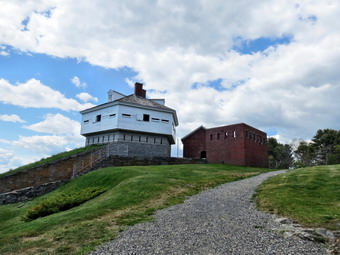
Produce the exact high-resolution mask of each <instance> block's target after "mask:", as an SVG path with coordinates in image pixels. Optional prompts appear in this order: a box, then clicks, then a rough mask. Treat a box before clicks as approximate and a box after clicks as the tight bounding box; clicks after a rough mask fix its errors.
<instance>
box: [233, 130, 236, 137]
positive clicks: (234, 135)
mask: <svg viewBox="0 0 340 255" xmlns="http://www.w3.org/2000/svg"><path fill="white" fill-rule="evenodd" d="M233 137H234V138H236V130H234V131H233Z"/></svg>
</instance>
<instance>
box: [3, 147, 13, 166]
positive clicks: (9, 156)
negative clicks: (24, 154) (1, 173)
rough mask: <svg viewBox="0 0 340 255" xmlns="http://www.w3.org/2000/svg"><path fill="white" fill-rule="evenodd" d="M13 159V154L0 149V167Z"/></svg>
mask: <svg viewBox="0 0 340 255" xmlns="http://www.w3.org/2000/svg"><path fill="white" fill-rule="evenodd" d="M13 157H14V154H13V152H11V151H8V150H4V149H1V148H0V165H5V164H8V162H10V160H11V159H12V158H13Z"/></svg>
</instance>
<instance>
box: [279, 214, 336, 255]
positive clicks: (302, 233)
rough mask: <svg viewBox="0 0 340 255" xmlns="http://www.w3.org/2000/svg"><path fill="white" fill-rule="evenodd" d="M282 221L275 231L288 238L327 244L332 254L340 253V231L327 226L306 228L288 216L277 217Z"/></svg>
mask: <svg viewBox="0 0 340 255" xmlns="http://www.w3.org/2000/svg"><path fill="white" fill-rule="evenodd" d="M275 221H276V222H278V223H280V227H279V228H275V229H273V230H274V231H275V232H278V233H280V234H283V236H284V237H286V238H294V237H297V238H300V239H303V240H309V241H313V242H318V243H323V244H325V245H327V247H328V252H329V253H330V254H336V255H339V254H340V231H330V230H328V229H325V228H306V227H303V226H301V225H300V224H295V223H294V222H293V221H292V220H290V219H288V218H277V219H276V220H275Z"/></svg>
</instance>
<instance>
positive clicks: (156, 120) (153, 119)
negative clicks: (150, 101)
mask: <svg viewBox="0 0 340 255" xmlns="http://www.w3.org/2000/svg"><path fill="white" fill-rule="evenodd" d="M151 120H152V121H154V122H159V119H158V118H151Z"/></svg>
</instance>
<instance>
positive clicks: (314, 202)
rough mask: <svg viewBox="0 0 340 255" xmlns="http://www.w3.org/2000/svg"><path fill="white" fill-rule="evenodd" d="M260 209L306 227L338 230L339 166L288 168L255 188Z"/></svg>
mask: <svg viewBox="0 0 340 255" xmlns="http://www.w3.org/2000/svg"><path fill="white" fill-rule="evenodd" d="M256 202H257V205H258V207H259V208H260V209H262V210H265V211H268V212H271V213H275V214H278V215H281V216H286V217H289V218H291V219H293V220H295V221H296V222H298V223H300V224H302V225H305V226H309V227H324V228H327V229H330V230H340V165H329V166H316V167H308V168H301V169H297V170H292V171H289V172H287V173H285V174H283V175H278V176H275V177H273V178H270V179H268V180H267V181H265V182H264V183H263V184H262V185H261V186H260V187H259V188H258V190H257V194H256Z"/></svg>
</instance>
